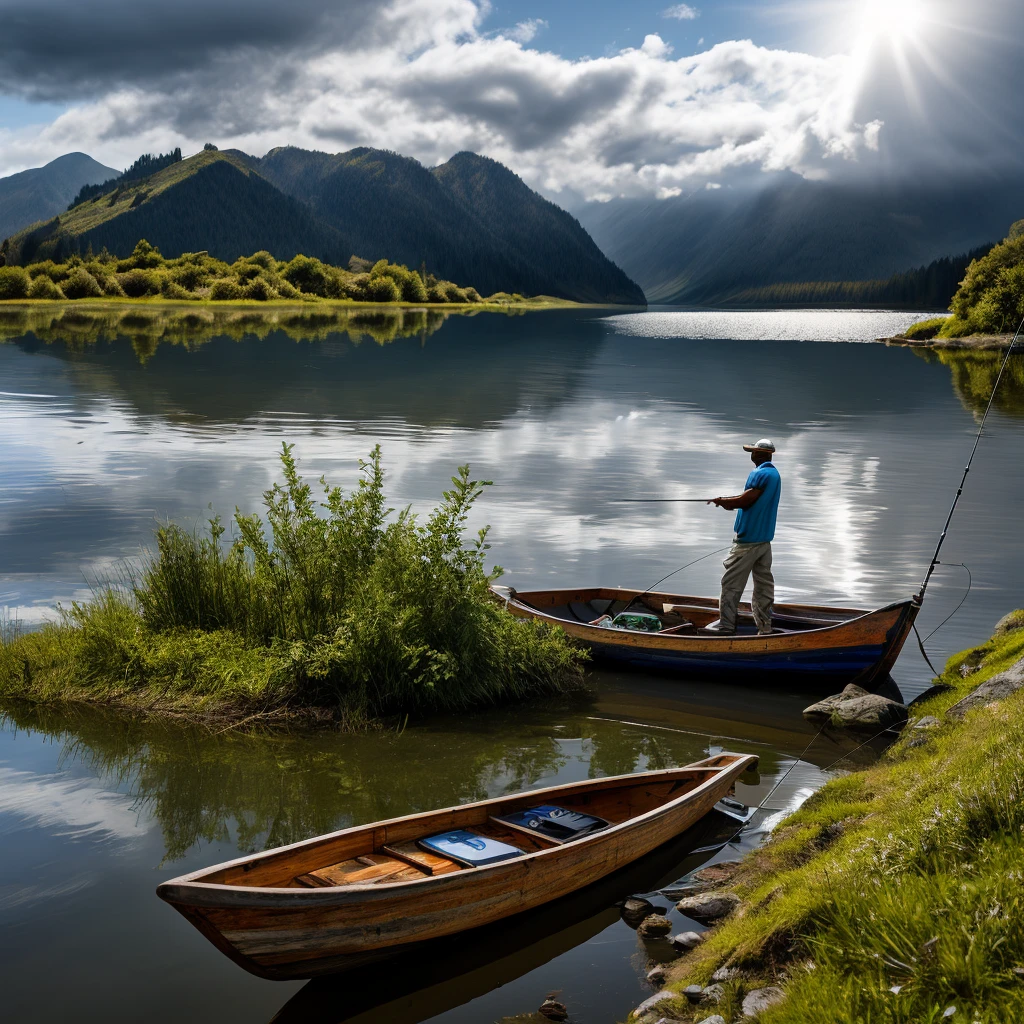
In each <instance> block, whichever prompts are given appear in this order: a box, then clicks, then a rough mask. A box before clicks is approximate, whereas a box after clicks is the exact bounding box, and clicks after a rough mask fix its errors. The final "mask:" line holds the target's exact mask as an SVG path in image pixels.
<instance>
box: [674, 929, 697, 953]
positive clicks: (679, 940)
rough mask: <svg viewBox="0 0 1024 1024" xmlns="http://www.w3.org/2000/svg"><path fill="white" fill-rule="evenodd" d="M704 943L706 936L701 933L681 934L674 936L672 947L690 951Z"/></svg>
mask: <svg viewBox="0 0 1024 1024" xmlns="http://www.w3.org/2000/svg"><path fill="white" fill-rule="evenodd" d="M703 941H704V935H703V934H702V933H701V932H680V933H679V934H678V935H673V936H672V945H673V946H675V948H676V949H680V950H683V951H689V950H691V949H694V948H695V947H696V946H699V945H700V944H701V943H702V942H703Z"/></svg>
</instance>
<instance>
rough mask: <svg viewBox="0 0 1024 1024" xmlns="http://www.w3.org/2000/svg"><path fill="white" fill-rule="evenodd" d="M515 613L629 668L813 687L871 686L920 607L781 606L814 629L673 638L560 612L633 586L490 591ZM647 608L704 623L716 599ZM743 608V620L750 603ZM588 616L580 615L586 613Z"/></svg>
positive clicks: (785, 615) (670, 599) (678, 599)
mask: <svg viewBox="0 0 1024 1024" xmlns="http://www.w3.org/2000/svg"><path fill="white" fill-rule="evenodd" d="M494 592H495V595H496V596H497V597H499V598H500V599H501V600H502V601H503V602H504V604H505V607H506V608H507V609H508V611H509V612H511V613H512V614H513V615H517V616H520V617H523V618H532V619H535V620H537V621H541V622H547V623H549V624H551V625H558V626H560V627H561V628H562V629H564V630H565V631H566V633H568V634H569V635H570V636H571V637H573V638H574V639H576V640H578V641H579V642H580V643H582V644H583V645H585V646H586V647H588V648H589V649H590V650H591V651H592V652H593V654H594V657H595V658H598V659H600V660H602V661H608V662H612V663H615V664H619V665H625V666H628V667H632V668H638V669H644V670H648V671H659V672H666V673H671V674H673V675H676V676H679V677H681V678H700V679H742V680H743V681H744V682H748V683H750V682H756V681H758V680H765V681H768V682H772V683H775V682H779V681H783V680H791V681H794V682H798V683H800V684H802V685H804V686H808V685H810V686H812V687H814V688H834V687H835V686H837V685H845V684H846V683H849V682H854V681H856V682H857V683H859V684H861V685H870V684H871V683H872V682H874V681H875V680H877V679H881V678H885V677H886V676H887V675H888V673H889V671H890V669H891V668H892V666H893V665H894V664H895V662H896V659H897V658H898V657H899V654H900V651H901V650H902V649H903V644H904V643H905V641H906V639H907V636H908V635H909V633H910V630H911V628H912V627H913V624H914V620H915V619H916V617H917V613H918V610H919V608H920V605H919V604H918V603H917V602H916V601H915V600H913V599H911V600H907V601H900V602H896V603H895V604H891V605H887V606H885V607H884V608H879V609H876V610H874V611H864V610H861V609H853V608H828V607H821V606H807V605H779V606H777V609H776V610H777V612H778V613H779V617H780V618H781V619H782V620H783V621H793V622H801V621H810V622H813V623H815V628H810V629H792V630H788V631H785V632H779V633H773V634H771V635H768V636H758V635H757V634H756V633H753V632H751V633H750V634H749V635H743V634H739V635H736V636H715V635H713V634H708V633H700V634H699V635H671V634H665V633H645V632H641V631H639V630H620V629H610V628H607V627H602V626H597V625H593V624H592V623H590V622H587V621H581V618H580V617H579V616H577V617H576V618H571V617H569V616H568V614H567V613H566V609H569V610H572V609H573V608H574V607H581V608H585V609H591V610H593V609H594V606H595V602H596V603H597V605H598V607H599V606H600V604H601V602H612V603H613V604H614V603H615V602H620V603H623V602H625V601H628V600H629V599H630V598H632V597H633V596H634V594H635V592H634V591H626V590H619V589H616V588H594V589H592V590H553V591H533V592H523V593H518V592H516V591H505V590H504V588H494ZM643 603H644V604H645V605H646V606H647V608H660V607H661V606H663V605H670V606H671V605H674V604H677V605H679V606H682V607H685V608H687V609H689V610H690V612H689V613H690V614H692V615H693V616H694V618H695V619H702V620H703V621H702V622H701V624H702V625H703V624H706V623H707V622H708V621H710V620H711V619H713V618H716V617H717V602H716V601H714V600H713V599H709V598H694V597H685V596H679V595H671V594H648V595H644V602H643ZM741 613H745V614H746V615H747V617H748V618H749V606H743V608H741ZM584 614H586V613H584Z"/></svg>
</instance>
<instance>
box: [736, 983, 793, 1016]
mask: <svg viewBox="0 0 1024 1024" xmlns="http://www.w3.org/2000/svg"><path fill="white" fill-rule="evenodd" d="M785 998H786V993H785V992H783V991H782V989H781V988H778V987H777V986H775V985H771V986H769V987H768V988H755V989H753V991H751V992H748V993H747V994H746V995H745V996H744V997H743V1012H744V1014H745V1015H746V1016H748V1017H756V1016H757V1015H758V1014H759V1013H764V1011H765V1010H767V1009H768V1008H769V1007H770V1006H774V1005H775V1004H776V1003H779V1002H781V1001H782V1000H783V999H785Z"/></svg>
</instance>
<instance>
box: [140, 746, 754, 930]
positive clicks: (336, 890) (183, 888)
mask: <svg viewBox="0 0 1024 1024" xmlns="http://www.w3.org/2000/svg"><path fill="white" fill-rule="evenodd" d="M722 757H730V758H732V760H731V761H730V762H729V763H728V764H724V765H705V764H703V763H702V762H701V761H695V762H693V763H692V764H689V765H680V766H678V767H676V768H664V769H659V770H658V771H656V772H634V773H631V774H625V775H609V776H605V777H603V778H599V779H587V780H584V781H583V782H582V783H569V784H568V785H561V786H547V787H545V788H543V789H536V790H527V791H525V792H523V793H513V794H509V795H508V796H506V797H491V798H489V799H487V800H477V801H474V802H472V803H467V804H456V805H455V806H452V807H442V808H437V809H436V810H432V811H421V812H417V813H415V814H407V815H402V816H401V817H398V818H388V819H385V820H383V821H373V822H366V823H365V824H362V825H353V826H351V827H349V828H346V829H340V830H338V831H337V832H330V833H327V834H326V835H322V836H314V837H312V838H310V839H302V840H299V842H297V843H290V844H288V845H287V846H278V847H275V848H274V849H272V850H263V851H261V852H260V853H257V854H250V855H248V856H244V857H237V858H235V859H234V860H230V861H223V862H222V863H220V864H214V865H211V866H210V867H208V868H202V869H200V870H198V871H193V872H190V873H188V874H185V875H179V876H178V877H176V878H172V879H170V880H168V881H166V882H162V883H161V884H160V885H159V886H157V895H159V896H160V897H161V899H164V900H166V901H167V902H168V903H172V904H180V905H183V906H186V907H188V906H195V907H226V906H239V905H246V906H250V907H252V906H254V903H253V902H252V900H251V897H253V896H256V897H262V898H263V903H264V906H263V909H266V910H275V909H288V908H291V907H293V906H296V905H302V904H309V903H315V904H317V905H326V906H335V905H340V904H345V903H352V902H365V901H366V900H367V898H369V899H370V900H372V901H377V900H386V899H392V898H394V897H395V896H397V895H399V894H402V893H407V892H409V891H410V890H412V891H415V889H416V888H417V887H419V886H422V885H424V884H425V883H433V884H434V885H436V886H446V887H450V886H452V885H457V884H465V882H466V881H468V879H470V878H473V879H477V878H480V877H481V875H482V873H484V872H491V873H497V872H499V871H502V870H506V871H507V870H509V869H510V868H514V867H517V866H520V865H523V864H526V863H530V862H532V861H533V860H535V859H536V858H538V857H542V856H545V855H549V854H559V853H561V854H563V855H568V854H569V853H570V852H571V851H573V850H580V849H582V848H584V847H586V846H590V845H592V844H594V843H596V842H599V841H603V840H605V839H607V837H609V836H612V835H615V834H616V833H617V832H620V831H624V830H625V829H627V828H629V827H632V826H634V825H635V824H637V823H640V822H643V821H645V820H650V819H653V818H654V817H656V816H659V815H662V814H665V813H668V812H669V811H670V810H672V809H673V808H674V807H675V806H677V805H679V804H681V803H682V802H683V801H686V800H690V799H693V798H695V797H696V796H697V795H698V794H699V793H701V792H702V791H704V790H705V789H707V788H708V787H710V786H711V785H712V784H714V783H715V782H717V781H718V780H719V779H720V778H721V776H722V775H724V774H727V773H729V772H735V774H736V776H737V777H738V776H739V775H742V774H743V772H744V771H746V770H747V769H748V768H750V767H753V766H755V765H756V764H757V763H758V755H757V754H739V753H733V752H731V751H723V752H722V753H721V754H715V755H713V756H712V757H708V758H704V759H703V760H704V761H710V760H717V759H719V758H722ZM741 764H742V768H740V769H739V770H738V771H737V770H736V769H737V766H738V765H741ZM692 771H698V772H699V771H704V772H706V773H707V778H705V779H704V780H703V781H700V782H698V783H697V785H696V786H694V787H693V788H692V789H690V790H688V791H687V792H685V793H682V794H680V795H679V796H678V797H675V798H674V799H672V800H667V801H666V802H665V803H663V804H659V805H658V806H657V807H654V808H652V809H651V810H649V811H645V812H644V813H643V814H637V815H634V816H632V817H629V818H626V819H625V820H624V821H620V822H618V823H617V824H614V825H612V826H610V827H609V828H605V829H601V830H600V831H597V832H594V833H592V834H591V835H589V836H583V837H581V838H580V839H577V840H574V841H572V842H568V843H562V844H561V845H559V846H552V847H550V848H548V849H543V850H534V851H529V852H525V851H524V854H523V856H521V857H515V858H511V859H509V860H506V861H499V862H497V863H495V864H486V865H482V866H479V867H466V868H463V869H462V870H460V871H455V872H451V873H448V874H443V875H424V876H423V877H422V878H414V879H410V880H408V881H405V882H390V883H386V884H380V883H374V882H368V883H355V884H352V885H343V886H324V887H321V888H317V889H298V888H294V887H282V886H246V885H231V884H229V883H226V882H204V881H202V876H206V875H210V874H213V873H214V872H217V871H223V870H226V869H228V868H233V867H239V866H241V865H244V864H250V863H253V862H254V861H258V860H262V859H267V858H269V857H272V856H278V855H281V854H284V853H287V852H288V851H292V850H299V849H302V848H303V847H311V846H314V845H316V844H318V843H326V842H328V841H331V840H334V839H337V838H342V837H345V836H348V835H354V834H357V833H359V832H365V831H367V830H372V829H376V828H383V827H386V826H388V825H396V824H400V823H406V822H409V821H413V820H415V819H418V818H426V817H428V816H430V815H435V814H446V813H451V812H455V811H466V810H469V809H472V808H474V807H486V806H488V805H493V804H498V803H503V802H505V801H509V800H513V799H516V798H525V797H531V798H532V797H534V796H542V795H544V794H551V793H556V792H565V791H566V790H567V789H570V788H571V787H573V786H578V787H580V791H585V790H584V787H589V788H593V789H599V788H601V787H602V785H606V784H608V783H614V784H615V785H616V786H625V785H627V784H628V783H629V782H630V780H632V781H633V782H634V783H635V784H636V785H643V784H645V783H654V782H659V781H665V782H669V781H672V779H671V776H674V775H679V774H681V773H683V772H692ZM225 897H226V898H225ZM245 897H249V898H250V899H246V898H245Z"/></svg>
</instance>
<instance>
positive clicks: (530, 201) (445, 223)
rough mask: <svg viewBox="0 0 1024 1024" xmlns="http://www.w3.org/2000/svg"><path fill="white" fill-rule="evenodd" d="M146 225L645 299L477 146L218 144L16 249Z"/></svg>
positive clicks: (341, 258)
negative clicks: (433, 162)
mask: <svg viewBox="0 0 1024 1024" xmlns="http://www.w3.org/2000/svg"><path fill="white" fill-rule="evenodd" d="M107 176H109V175H108V174H107V173H106V169H104V174H103V175H102V176H101V178H100V180H103V179H104V178H105V177H107ZM80 184H84V182H82V183H80ZM77 191H78V189H77V188H76V189H74V190H73V191H72V195H74V194H75V193H77ZM37 219H41V218H37ZM140 238H145V239H147V240H148V241H149V242H150V243H152V244H153V245H155V246H156V247H157V248H159V249H160V250H161V252H162V253H163V254H164V255H165V256H174V255H178V254H180V253H182V252H194V251H199V250H207V251H208V252H210V254H211V255H213V256H217V257H220V258H222V259H226V260H234V259H235V258H237V257H238V256H241V255H248V254H251V253H253V252H256V251H258V250H260V249H266V250H269V251H270V252H272V253H273V254H274V256H275V257H277V258H279V259H290V258H291V257H292V256H294V255H296V254H297V253H304V254H305V255H307V256H317V257H319V258H321V259H324V260H326V261H328V262H331V263H335V264H338V263H340V264H346V263H347V262H348V260H349V258H350V257H351V256H353V255H358V256H360V257H362V258H364V259H368V260H371V261H375V260H377V259H382V258H386V259H389V260H390V261H392V262H398V263H405V264H406V265H408V266H410V267H413V268H417V269H418V268H420V267H425V269H426V270H427V271H429V272H431V273H433V274H436V275H437V276H438V277H440V278H444V279H447V280H455V281H459V282H462V283H465V284H471V285H473V286H474V287H475V288H476V289H477V290H478V291H480V292H481V293H482V294H484V295H488V294H491V293H493V292H498V291H505V292H519V293H520V294H524V295H538V294H546V295H553V296H556V297H559V298H567V299H573V300H576V301H580V302H599V303H601V302H611V303H624V304H630V305H642V304H644V302H645V299H644V295H643V292H642V291H641V290H640V288H639V287H638V286H637V285H636V284H635V283H634V282H633V281H631V280H630V279H629V278H628V277H627V276H626V275H625V274H624V273H623V272H622V271H621V270H620V269H619V268H618V267H616V266H615V265H614V264H613V263H611V262H610V261H609V260H608V259H607V257H605V255H604V254H603V253H602V252H601V250H600V249H599V248H598V247H597V245H595V244H594V241H593V240H592V239H591V238H590V236H589V235H588V234H587V232H586V231H585V230H584V229H583V228H582V226H581V225H580V224H579V222H578V221H577V220H576V219H575V218H574V217H572V216H571V215H570V214H568V213H566V212H565V211H564V210H562V209H560V208H559V207H557V206H555V205H554V203H551V202H549V201H548V200H547V199H544V198H543V197H542V196H540V195H538V194H537V193H536V192H533V191H532V190H531V189H530V188H528V187H527V186H526V184H524V182H523V181H522V180H521V179H520V178H519V177H517V176H516V175H515V174H513V173H512V172H511V171H510V170H508V168H506V167H504V166H503V165H501V164H499V163H497V162H496V161H494V160H490V159H488V158H486V157H481V156H477V155H475V154H473V153H459V154H457V155H456V156H454V157H453V158H452V159H451V160H449V161H448V162H447V163H445V164H442V165H441V166H440V167H435V168H432V169H428V168H426V167H424V166H423V165H422V164H420V163H418V162H417V161H415V160H412V159H410V158H408V157H403V156H400V155H398V154H396V153H390V152H386V151H383V150H374V149H366V148H359V149H354V150H351V151H349V152H347V153H339V154H327V153H317V152H311V151H308V150H302V149H297V148H294V147H286V148H282V149H275V150H272V151H271V152H270V153H268V154H267V155H266V156H265V157H262V158H258V157H252V156H249V155H247V154H245V153H242V152H239V151H237V150H226V151H223V152H221V151H219V150H216V149H214V148H212V147H211V148H209V149H206V150H204V151H203V152H201V153H198V154H196V155H195V156H192V157H190V158H188V159H186V160H180V161H176V162H174V163H171V164H170V165H169V166H166V167H164V168H162V169H160V170H158V171H157V172H156V173H154V174H152V175H150V176H148V177H145V178H143V179H141V180H140V179H137V178H122V179H119V180H118V181H117V182H114V183H112V188H111V190H110V191H109V192H104V193H103V194H102V195H99V196H96V197H92V198H89V199H87V200H86V201H85V202H82V203H80V204H79V205H77V206H75V207H74V208H73V209H71V210H69V211H67V212H65V213H62V214H61V215H60V216H59V217H55V218H53V219H51V220H49V221H45V222H44V223H42V224H36V225H32V226H30V227H26V228H24V229H23V230H22V231H20V232H18V233H16V234H14V235H13V236H12V237H10V238H9V239H8V240H7V241H6V242H5V243H4V245H5V246H6V250H5V253H6V257H5V258H6V259H7V260H8V262H17V263H22V264H25V263H28V262H31V261H33V260H38V259H46V258H48V257H52V258H62V257H66V256H67V255H68V254H70V253H72V252H83V253H84V252H86V251H87V249H88V248H89V247H91V248H92V249H93V250H94V251H97V252H98V251H99V250H100V249H102V248H103V247H106V248H107V249H108V250H109V251H110V252H113V253H116V254H118V255H122V254H128V253H130V252H131V251H132V249H133V247H134V246H135V243H136V242H137V241H138V240H139V239H140Z"/></svg>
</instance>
